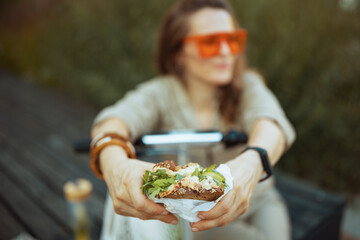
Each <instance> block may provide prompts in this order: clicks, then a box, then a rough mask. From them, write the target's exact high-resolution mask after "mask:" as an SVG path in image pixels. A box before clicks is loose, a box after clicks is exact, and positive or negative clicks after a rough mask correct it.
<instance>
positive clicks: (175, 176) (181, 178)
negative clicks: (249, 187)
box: [141, 160, 226, 201]
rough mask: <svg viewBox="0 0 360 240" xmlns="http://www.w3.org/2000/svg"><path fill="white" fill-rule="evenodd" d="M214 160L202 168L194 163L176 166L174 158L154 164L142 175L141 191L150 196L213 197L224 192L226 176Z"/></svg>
mask: <svg viewBox="0 0 360 240" xmlns="http://www.w3.org/2000/svg"><path fill="white" fill-rule="evenodd" d="M215 167H216V164H214V165H212V166H210V167H208V168H203V167H201V166H200V165H199V164H197V163H188V164H186V165H184V166H176V165H175V163H174V162H173V161H168V160H166V161H164V162H160V163H158V164H156V165H155V166H154V167H153V168H152V169H151V170H150V171H149V170H147V171H145V174H144V176H143V186H142V187H141V188H142V190H143V193H144V194H145V195H147V196H148V197H149V198H150V199H154V198H172V199H196V200H205V201H215V200H216V199H218V198H219V197H220V196H221V195H223V194H224V189H225V187H226V184H225V178H224V176H222V175H221V174H220V173H219V172H218V171H216V170H215Z"/></svg>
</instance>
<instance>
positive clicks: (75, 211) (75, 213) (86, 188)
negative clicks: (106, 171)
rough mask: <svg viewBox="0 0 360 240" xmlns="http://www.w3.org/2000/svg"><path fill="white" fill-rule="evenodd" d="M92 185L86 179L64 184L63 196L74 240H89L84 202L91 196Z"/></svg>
mask: <svg viewBox="0 0 360 240" xmlns="http://www.w3.org/2000/svg"><path fill="white" fill-rule="evenodd" d="M92 188H93V187H92V184H91V182H90V181H89V180H87V179H82V178H79V179H76V180H72V181H68V182H66V183H65V184H64V194H65V198H66V200H67V201H68V206H69V211H70V214H71V218H72V225H73V229H74V234H75V238H74V239H75V240H90V239H91V237H90V231H89V226H88V224H89V223H88V214H87V209H86V200H88V198H89V197H90V196H91V193H92Z"/></svg>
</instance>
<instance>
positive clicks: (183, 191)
mask: <svg viewBox="0 0 360 240" xmlns="http://www.w3.org/2000/svg"><path fill="white" fill-rule="evenodd" d="M191 164H193V163H189V164H186V165H184V166H176V165H175V164H174V162H173V161H168V160H166V161H164V162H161V163H158V164H156V165H155V166H154V167H163V168H168V169H170V170H172V171H177V170H179V169H184V168H186V167H188V166H190V165H191ZM195 186H196V187H195V188H194V189H193V188H189V187H184V186H182V184H181V182H178V183H176V184H175V185H173V186H172V187H170V188H169V190H168V191H165V192H161V193H159V194H158V197H160V198H172V199H195V200H204V201H215V200H216V199H218V198H219V197H220V196H221V195H223V194H224V187H223V186H220V187H217V188H212V189H208V190H207V189H204V188H202V187H201V186H198V185H197V184H195Z"/></svg>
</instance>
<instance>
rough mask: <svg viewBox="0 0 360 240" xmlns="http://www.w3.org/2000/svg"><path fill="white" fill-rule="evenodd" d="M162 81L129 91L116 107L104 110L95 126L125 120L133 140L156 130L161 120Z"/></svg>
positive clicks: (143, 84)
mask: <svg viewBox="0 0 360 240" xmlns="http://www.w3.org/2000/svg"><path fill="white" fill-rule="evenodd" d="M162 88H163V84H162V81H161V79H156V80H150V81H148V82H145V83H142V84H140V85H139V86H137V88H136V89H134V90H131V91H129V92H128V93H127V94H126V95H125V96H124V97H123V98H122V99H120V100H118V101H117V102H116V103H115V104H114V105H111V106H108V107H106V108H105V109H103V110H102V111H101V112H100V113H99V114H98V115H97V116H96V118H95V120H94V123H93V126H94V125H96V124H99V123H100V122H102V121H104V120H105V119H108V118H111V117H117V118H120V119H121V120H123V121H124V122H125V123H126V124H127V126H128V128H129V131H130V136H131V139H132V140H135V139H136V138H137V137H139V136H140V135H142V134H144V133H147V132H150V131H152V130H153V129H154V127H155V126H156V124H157V123H158V121H159V120H160V112H161V111H160V103H161V101H160V96H159V95H161V92H162Z"/></svg>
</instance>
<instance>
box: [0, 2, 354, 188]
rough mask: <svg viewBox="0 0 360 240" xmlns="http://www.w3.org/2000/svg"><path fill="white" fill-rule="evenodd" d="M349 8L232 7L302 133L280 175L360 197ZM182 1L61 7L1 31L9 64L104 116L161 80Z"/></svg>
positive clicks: (3, 57)
mask: <svg viewBox="0 0 360 240" xmlns="http://www.w3.org/2000/svg"><path fill="white" fill-rule="evenodd" d="M344 1H347V2H349V1H351V0H342V1H340V2H339V1H335V0H316V1H313V0H304V1H295V0H290V1H289V0H274V1H268V0H258V1H246V0H232V1H230V2H231V3H232V4H233V8H234V11H235V14H236V16H237V18H238V19H239V21H240V24H241V25H242V26H243V27H245V28H246V29H248V31H249V45H248V59H249V64H250V65H251V66H254V67H256V68H257V69H259V70H260V71H261V72H262V73H263V74H264V76H265V77H266V79H267V83H268V85H269V86H270V88H271V89H272V90H273V91H274V92H275V94H276V95H277V96H278V98H279V99H280V102H281V103H282V105H283V107H284V108H285V111H286V113H287V115H288V116H289V118H290V120H291V121H292V122H293V123H294V125H295V127H296V130H297V135H298V138H297V141H296V143H295V144H294V146H293V147H292V148H291V149H290V150H289V152H288V153H286V157H285V159H286V160H285V161H281V162H280V163H279V165H280V167H281V168H282V169H285V170H286V171H288V172H291V173H293V174H295V175H297V176H300V177H302V178H306V179H308V180H310V181H312V182H316V183H317V184H320V185H322V186H323V187H326V188H329V189H333V190H340V191H346V192H347V193H356V192H357V193H359V189H360V174H359V173H360V171H359V166H360V127H359V126H358V125H359V123H360V92H359V89H360V60H359V59H360V8H359V6H356V5H354V6H355V7H354V6H353V7H352V9H348V10H346V9H342V8H340V7H339V6H340V5H341V4H340V3H341V2H344ZM356 1H357V0H353V3H356ZM173 3H174V1H169V0H156V1H141V0H131V1H130V0H122V1H116V0H109V1H99V0H86V1H85V0H81V1H70V0H67V1H60V2H58V3H56V4H53V5H52V6H51V7H50V8H49V11H48V13H47V14H46V16H43V17H41V18H39V19H37V20H36V21H34V22H32V23H31V24H28V25H25V27H24V26H23V27H21V28H20V29H17V30H16V29H15V30H14V29H8V28H4V29H3V30H2V31H1V32H0V64H1V65H2V66H3V67H5V68H7V69H10V70H13V71H16V72H19V73H22V74H24V75H26V76H28V77H30V78H31V79H32V80H33V81H35V82H38V83H40V84H43V85H46V86H49V87H52V88H55V89H58V90H60V91H62V92H65V93H66V94H70V95H72V96H74V97H78V98H81V99H84V100H86V101H88V102H91V103H92V104H94V105H96V106H98V107H99V108H101V107H103V106H105V105H108V104H111V103H112V102H114V101H115V100H117V99H118V98H120V97H121V96H122V95H123V94H124V93H125V92H126V91H127V90H128V89H130V88H132V87H134V86H135V85H136V84H138V83H140V82H142V81H145V80H147V79H149V78H150V77H152V76H154V75H156V70H155V64H154V57H155V56H154V55H155V47H156V38H157V32H158V28H159V25H160V23H161V20H162V18H163V16H164V14H165V12H166V10H167V9H168V8H169V6H170V5H172V4H173Z"/></svg>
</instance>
